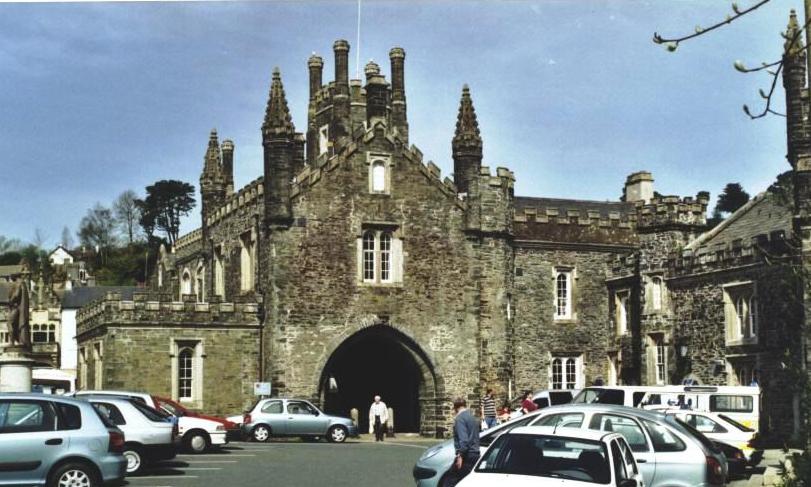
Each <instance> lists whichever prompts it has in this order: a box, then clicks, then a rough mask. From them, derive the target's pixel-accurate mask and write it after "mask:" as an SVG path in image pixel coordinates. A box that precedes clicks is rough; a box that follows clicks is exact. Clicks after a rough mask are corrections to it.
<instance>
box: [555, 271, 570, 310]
mask: <svg viewBox="0 0 811 487" xmlns="http://www.w3.org/2000/svg"><path fill="white" fill-rule="evenodd" d="M572 275H573V269H571V268H555V285H554V289H555V296H554V299H555V301H554V303H555V319H556V320H570V319H572V317H573V316H572V286H573V282H574V281H573V279H572Z"/></svg>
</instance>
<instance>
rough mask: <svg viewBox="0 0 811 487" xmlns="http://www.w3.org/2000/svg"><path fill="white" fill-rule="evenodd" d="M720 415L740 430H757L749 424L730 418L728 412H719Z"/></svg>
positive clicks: (747, 431) (748, 431)
mask: <svg viewBox="0 0 811 487" xmlns="http://www.w3.org/2000/svg"><path fill="white" fill-rule="evenodd" d="M718 417H719V418H721V419H723V420H724V421H726V422H727V423H729V424H731V425H732V426H734V427H736V428H738V429H739V430H741V431H745V432H746V433H751V432H753V431H755V430H753V429H752V428H750V427H748V426H745V425H742V424H741V423H739V422H737V421H735V420H734V419H732V418H730V417H729V416H727V415H726V414H719V415H718Z"/></svg>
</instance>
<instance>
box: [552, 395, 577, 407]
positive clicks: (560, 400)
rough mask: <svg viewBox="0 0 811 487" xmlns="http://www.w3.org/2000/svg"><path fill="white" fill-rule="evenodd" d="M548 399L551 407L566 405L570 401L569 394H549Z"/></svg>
mask: <svg viewBox="0 0 811 487" xmlns="http://www.w3.org/2000/svg"><path fill="white" fill-rule="evenodd" d="M549 398H550V399H552V405H555V404H568V403H570V402H571V401H572V393H571V392H550V393H549Z"/></svg>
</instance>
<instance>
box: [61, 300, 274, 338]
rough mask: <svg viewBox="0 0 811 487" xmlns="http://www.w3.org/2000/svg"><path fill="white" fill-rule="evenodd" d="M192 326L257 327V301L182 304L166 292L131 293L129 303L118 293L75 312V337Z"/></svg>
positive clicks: (258, 319)
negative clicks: (112, 330) (130, 329)
mask: <svg viewBox="0 0 811 487" xmlns="http://www.w3.org/2000/svg"><path fill="white" fill-rule="evenodd" d="M183 325H192V326H194V327H201V326H204V327H210V326H222V327H229V326H231V327H233V326H240V327H246V326H259V325H260V318H259V303H257V302H205V303H200V302H196V301H195V296H194V295H187V296H184V299H183V301H173V300H172V295H170V294H168V293H148V292H144V293H134V294H133V297H132V300H125V299H122V297H121V293H118V292H110V293H107V295H106V296H105V297H104V298H101V299H99V300H96V301H93V302H91V303H89V304H87V305H86V306H84V307H82V308H81V309H79V311H78V312H77V313H76V327H77V336H78V337H82V336H84V335H88V334H92V332H93V330H95V329H98V328H101V327H105V328H106V327H111V326H122V327H144V326H157V327H167V328H172V327H178V326H183Z"/></svg>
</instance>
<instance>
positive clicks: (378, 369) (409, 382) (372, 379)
mask: <svg viewBox="0 0 811 487" xmlns="http://www.w3.org/2000/svg"><path fill="white" fill-rule="evenodd" d="M422 373H423V372H422V370H421V369H420V366H419V364H418V363H417V361H416V359H415V356H414V354H413V353H412V352H411V351H410V350H409V349H408V348H407V347H406V345H405V344H404V343H403V341H402V340H400V339H399V337H398V335H397V333H396V332H394V330H392V329H390V328H389V327H388V326H386V325H379V326H374V327H371V328H368V329H366V330H363V331H361V332H358V333H356V334H355V335H353V336H351V337H350V338H348V339H347V340H346V341H345V342H344V343H343V344H341V346H340V347H338V349H337V350H336V351H335V353H333V354H332V357H330V359H329V361H328V362H327V365H326V367H325V370H324V373H323V375H322V382H321V384H322V385H321V390H322V397H323V399H324V410H325V411H326V412H327V413H329V414H336V415H340V416H346V417H349V412H350V410H351V409H352V408H357V410H358V428H359V429H360V432H361V433H365V432H368V431H369V406H371V404H372V401H373V400H374V396H375V395H376V394H377V395H380V396H381V397H382V398H383V402H385V403H386V405H387V406H388V407H390V408H392V409H394V429H395V431H397V432H419V431H420V390H421V386H422V385H423V382H424V381H423V377H422ZM331 379H334V381H332V380H331ZM331 386H332V387H331ZM334 386H337V388H336V387H334Z"/></svg>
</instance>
